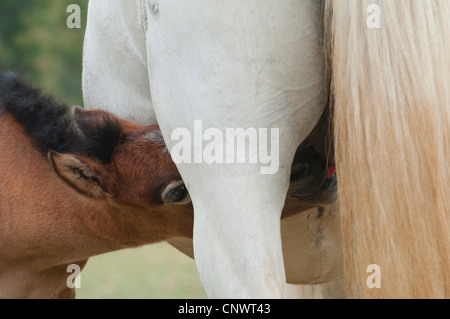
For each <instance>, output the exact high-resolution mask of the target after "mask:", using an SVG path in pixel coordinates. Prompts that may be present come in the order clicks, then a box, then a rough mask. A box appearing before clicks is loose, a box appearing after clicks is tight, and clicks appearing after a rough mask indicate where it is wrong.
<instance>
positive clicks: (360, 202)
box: [325, 0, 450, 298]
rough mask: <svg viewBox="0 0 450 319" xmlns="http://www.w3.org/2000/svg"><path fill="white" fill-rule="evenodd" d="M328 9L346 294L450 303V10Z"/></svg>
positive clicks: (399, 4)
mask: <svg viewBox="0 0 450 319" xmlns="http://www.w3.org/2000/svg"><path fill="white" fill-rule="evenodd" d="M325 1H326V3H325V6H326V7H325V24H326V26H325V27H326V30H328V35H327V37H328V41H329V42H328V43H329V44H330V48H329V52H328V53H329V57H330V59H329V61H330V69H331V76H332V94H333V99H334V118H335V123H334V127H335V141H336V162H337V173H338V181H339V198H340V212H341V215H342V230H343V249H344V259H345V260H344V262H345V280H346V289H347V294H348V295H349V297H362V298H373V297H383V298H422V297H423V298H442V297H446V298H450V220H449V219H450V218H449V214H450V187H449V186H450V166H449V165H450V135H449V132H450V123H449V122H450V114H449V113H450V19H449V17H450V1H448V0H426V1H424V0H408V1H397V0H378V1H373V0H357V1H355V0H325ZM373 3H377V4H376V5H373ZM377 18H380V25H379V28H377V27H378V23H377V22H378V21H377ZM371 264H377V265H379V266H380V270H381V272H380V273H377V274H378V275H379V276H380V278H381V287H380V288H379V289H377V288H373V289H370V288H369V287H373V284H374V283H375V285H376V281H373V282H372V279H374V278H375V277H376V275H377V274H375V273H374V274H372V275H373V276H371V277H370V278H369V280H368V277H369V276H370V275H371V273H369V272H367V268H368V266H369V265H371ZM367 281H369V282H367Z"/></svg>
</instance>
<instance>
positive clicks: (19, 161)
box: [0, 114, 193, 298]
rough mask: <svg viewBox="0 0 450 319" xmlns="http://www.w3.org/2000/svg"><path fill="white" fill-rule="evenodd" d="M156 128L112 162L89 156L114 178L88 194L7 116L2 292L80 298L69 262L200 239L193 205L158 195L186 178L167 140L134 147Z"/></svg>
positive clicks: (1, 168) (0, 164)
mask: <svg viewBox="0 0 450 319" xmlns="http://www.w3.org/2000/svg"><path fill="white" fill-rule="evenodd" d="M126 127H127V126H125V128H126ZM128 128H129V129H133V128H135V127H134V126H133V125H129V126H128ZM155 129H156V128H155V127H147V128H140V129H139V130H137V131H130V132H124V133H125V134H126V136H127V140H126V142H124V143H123V144H122V145H121V146H119V147H118V149H117V152H116V153H115V155H113V158H112V161H111V163H110V164H107V165H104V164H100V163H97V162H95V161H92V160H89V159H87V158H84V161H86V162H89V163H90V164H91V167H93V168H94V170H97V171H101V172H102V176H104V177H107V178H105V180H104V181H102V187H103V188H104V189H103V190H102V192H103V194H102V196H92V194H91V195H89V196H86V194H82V193H81V192H79V191H77V190H75V189H74V188H73V187H71V186H70V185H68V184H67V183H66V182H65V181H64V180H63V179H61V178H59V177H58V175H57V174H56V173H55V171H54V170H53V169H52V165H51V164H50V162H49V161H48V159H47V158H46V157H45V156H43V154H42V153H41V152H40V151H39V150H38V149H37V148H36V147H35V144H34V142H33V140H31V139H30V137H29V136H28V135H27V134H25V132H24V129H23V128H22V126H21V125H19V124H18V123H17V122H16V121H15V119H14V118H13V117H12V116H11V115H10V114H5V115H3V116H2V117H1V118H0V136H1V138H0V154H1V161H0V190H1V191H0V245H1V247H2V249H1V250H0V269H1V271H0V297H2V298H6V297H8V298H55V297H58V296H60V295H61V296H65V297H73V296H74V291H73V290H67V289H68V288H67V287H66V279H67V277H68V276H69V275H70V273H67V272H66V268H67V265H69V264H72V263H78V264H79V265H80V266H81V267H82V266H84V264H85V263H86V261H87V259H88V258H89V257H91V256H94V255H97V254H101V253H105V252H108V251H112V250H117V249H122V248H127V247H136V246H139V245H143V244H147V243H152V242H158V241H162V240H165V239H168V238H171V237H192V227H193V213H192V208H191V206H190V205H188V206H177V205H171V204H165V203H163V202H162V201H161V200H158V196H160V193H161V192H162V190H163V189H164V187H165V186H167V185H168V184H169V183H170V182H172V181H174V180H181V177H180V176H179V173H178V171H177V169H176V167H175V165H174V164H173V162H172V161H171V159H170V156H169V155H168V154H166V153H165V152H164V151H163V148H165V146H164V145H160V144H153V143H151V142H148V141H147V142H146V143H145V144H143V143H135V146H136V147H133V146H132V145H133V143H134V142H135V139H138V138H139V137H140V135H141V134H143V133H145V132H147V131H149V130H150V131H152V130H155ZM128 152H129V155H128ZM61 156H65V155H61ZM79 158H82V157H79ZM138 158H140V159H141V160H140V161H139V160H138ZM106 181H107V182H106ZM87 192H89V191H87ZM97 195H99V194H97Z"/></svg>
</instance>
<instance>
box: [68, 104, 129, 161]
mask: <svg viewBox="0 0 450 319" xmlns="http://www.w3.org/2000/svg"><path fill="white" fill-rule="evenodd" d="M72 113H73V117H74V119H75V122H76V123H77V125H78V127H79V128H80V131H81V132H82V133H83V135H84V138H83V139H82V143H81V144H80V148H81V149H82V152H83V154H87V155H88V156H89V158H95V159H97V160H100V161H101V162H102V163H104V164H106V163H109V162H110V161H111V157H112V155H113V153H114V151H115V150H116V148H117V146H118V145H119V144H120V141H121V139H122V133H123V131H122V125H121V123H120V121H119V120H118V118H117V117H116V116H114V115H112V114H110V113H108V112H105V111H101V110H85V109H83V108H81V107H79V106H75V107H74V108H73V110H72Z"/></svg>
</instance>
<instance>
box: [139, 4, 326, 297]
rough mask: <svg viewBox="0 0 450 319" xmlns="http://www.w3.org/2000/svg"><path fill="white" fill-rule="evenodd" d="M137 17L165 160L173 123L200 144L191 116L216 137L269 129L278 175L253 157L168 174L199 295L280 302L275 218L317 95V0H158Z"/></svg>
mask: <svg viewBox="0 0 450 319" xmlns="http://www.w3.org/2000/svg"><path fill="white" fill-rule="evenodd" d="M147 21H148V27H147V53H148V55H147V60H148V63H149V69H150V70H151V74H150V77H149V78H150V87H151V92H152V100H153V103H154V107H155V112H156V115H157V118H158V123H159V125H160V127H161V130H162V133H163V135H164V138H165V140H166V143H167V145H168V147H169V150H171V152H172V156H173V155H174V154H173V151H172V150H173V147H174V146H175V145H176V144H178V142H177V141H176V140H175V139H172V138H171V137H172V133H173V132H175V130H178V129H181V130H187V131H188V132H191V133H192V134H197V135H198V134H200V135H199V136H197V137H195V136H194V139H196V140H198V138H200V143H202V139H203V136H202V134H203V132H197V133H195V125H194V123H195V121H196V120H201V121H202V125H203V128H204V129H205V130H206V129H208V128H214V129H215V130H218V131H220V132H222V133H223V134H224V135H223V136H225V132H226V130H227V129H233V128H243V129H247V128H252V129H256V130H259V129H269V130H270V129H271V128H278V129H279V140H278V141H277V142H279V163H278V164H279V165H278V166H279V170H278V172H276V174H273V175H262V174H261V172H260V170H259V169H260V168H261V166H264V165H262V163H261V162H258V164H254V165H253V166H252V165H249V164H231V163H230V164H217V165H209V164H206V163H203V164H201V163H197V164H190V163H181V164H178V169H179V170H180V173H181V175H182V177H183V180H184V181H185V183H186V185H187V187H188V189H189V192H190V195H191V198H192V201H193V204H194V210H195V213H194V218H195V222H194V250H195V258H196V263H197V266H198V269H199V273H200V277H201V279H202V283H203V285H204V287H205V290H206V292H207V293H208V295H209V296H210V297H221V298H239V297H243V298H252V297H263V298H264V297H265V298H269V297H283V296H285V291H284V285H285V282H286V281H285V273H284V266H283V258H282V250H281V235H280V215H281V211H282V208H283V205H284V201H285V197H286V192H287V188H288V185H289V175H290V167H291V165H292V159H293V155H294V153H295V150H296V148H297V146H298V145H299V144H300V143H301V142H302V141H303V139H304V138H306V136H307V135H308V134H309V132H310V131H311V130H312V128H313V127H314V125H315V124H316V123H317V121H318V119H319V117H320V115H321V114H322V112H323V109H324V102H325V99H324V93H325V90H324V87H323V86H324V66H323V61H324V59H323V48H322V45H321V32H322V31H321V30H322V27H321V24H320V5H319V4H318V3H316V2H314V1H297V0H286V1H282V2H276V3H275V2H273V1H272V0H264V1H263V0H258V1H245V2H242V1H237V0H234V1H219V0H207V1H206V0H200V1H196V2H195V4H192V3H191V2H188V1H174V0H167V1H160V2H159V10H158V12H157V13H155V12H152V11H151V10H150V9H149V10H148V11H147ZM216 132H217V131H216ZM193 143H196V142H195V141H193ZM204 144H208V143H207V142H205V143H204ZM191 145H192V144H191ZM199 145H200V144H197V147H198V146H199ZM274 145H275V144H272V146H274ZM221 146H222V147H223V144H222V145H221ZM191 150H193V151H195V150H194V149H193V148H191ZM194 156H195V155H194ZM200 157H202V156H201V155H200ZM192 159H193V157H191V160H192Z"/></svg>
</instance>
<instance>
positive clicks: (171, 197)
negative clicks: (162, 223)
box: [167, 185, 188, 203]
mask: <svg viewBox="0 0 450 319" xmlns="http://www.w3.org/2000/svg"><path fill="white" fill-rule="evenodd" d="M187 194H188V191H187V189H186V186H184V185H183V186H180V187H177V188H175V189H172V190H171V191H170V192H169V194H167V199H168V201H169V202H171V203H178V202H181V201H182V200H183V199H184V198H185V197H186V195H187Z"/></svg>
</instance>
